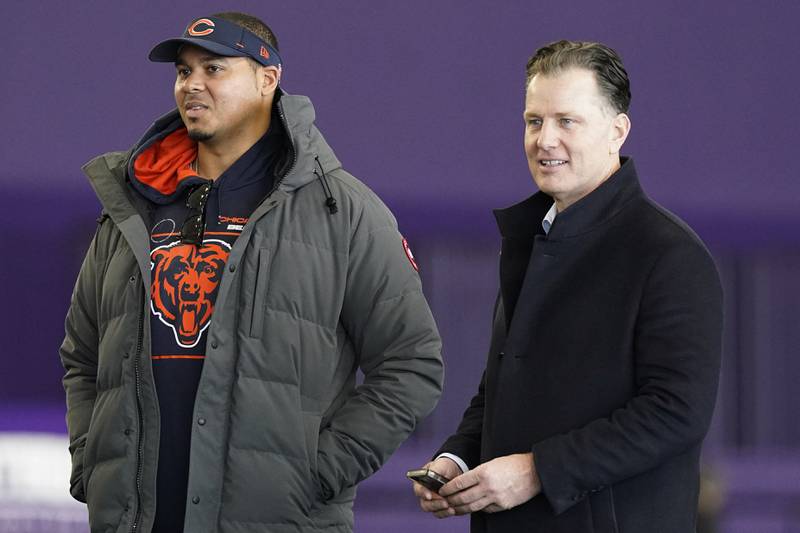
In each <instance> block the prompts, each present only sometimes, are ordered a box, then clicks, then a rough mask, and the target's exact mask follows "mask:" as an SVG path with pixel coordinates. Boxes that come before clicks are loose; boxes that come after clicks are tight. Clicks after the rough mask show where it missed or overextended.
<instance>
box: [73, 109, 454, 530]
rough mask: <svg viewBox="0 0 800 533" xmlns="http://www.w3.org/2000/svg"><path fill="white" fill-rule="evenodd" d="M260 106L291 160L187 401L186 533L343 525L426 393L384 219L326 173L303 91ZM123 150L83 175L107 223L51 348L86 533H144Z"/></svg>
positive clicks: (241, 259) (423, 307)
mask: <svg viewBox="0 0 800 533" xmlns="http://www.w3.org/2000/svg"><path fill="white" fill-rule="evenodd" d="M276 106H278V112H279V115H280V118H281V120H282V121H283V125H284V128H285V130H286V131H287V132H288V133H289V137H290V141H291V143H290V144H291V147H292V150H291V152H290V157H288V159H287V165H286V168H287V170H286V172H285V173H284V174H283V177H282V178H280V179H279V181H278V184H277V187H276V189H275V190H274V191H273V192H272V194H271V195H269V196H268V197H267V198H265V199H264V201H263V202H262V203H261V204H260V205H259V207H258V208H257V209H256V210H255V212H254V213H253V215H252V216H251V218H250V221H249V222H248V223H247V225H246V226H245V228H244V231H243V232H242V234H241V235H240V236H239V238H238V240H237V241H236V242H235V244H234V246H233V249H232V250H231V253H230V256H229V259H228V264H227V266H226V269H225V273H224V275H223V277H222V280H221V282H220V288H219V292H218V296H217V301H216V306H215V312H214V317H213V320H212V323H211V325H210V328H209V332H208V344H207V346H208V348H207V354H206V360H205V365H204V368H203V373H202V377H201V379H200V384H199V389H198V393H197V399H196V402H195V408H194V419H195V421H196V422H197V423H195V425H194V427H193V432H192V444H191V450H190V470H189V487H188V495H187V498H188V504H187V510H186V519H185V531H186V532H187V533H203V532H237V533H246V532H259V533H263V532H276V533H278V532H279V533H284V532H310V531H330V532H346V531H351V530H352V525H353V515H352V500H353V497H354V493H355V488H354V487H355V485H356V484H357V483H358V482H359V481H361V480H363V479H364V478H366V477H367V476H369V475H370V474H372V473H373V472H375V471H376V470H377V469H378V468H379V467H380V466H381V465H382V464H383V463H384V462H385V461H386V460H387V459H388V457H389V456H390V455H391V454H392V453H393V452H394V450H395V449H396V448H397V447H398V446H399V445H400V443H401V442H402V441H403V440H404V439H405V438H406V437H408V435H409V434H410V433H411V431H413V429H414V427H415V426H416V424H417V423H418V422H419V420H420V419H421V418H422V417H424V416H425V415H427V414H428V413H429V412H430V411H431V410H432V409H433V407H434V405H435V404H436V401H437V399H438V397H439V395H440V392H441V384H442V374H443V368H442V361H441V356H440V351H441V344H440V339H439V335H438V332H437V330H436V325H435V323H434V320H433V317H432V316H431V313H430V310H429V308H428V305H427V303H426V301H425V298H424V296H423V294H422V287H421V285H420V279H419V276H418V274H417V272H416V268H415V265H413V261H412V260H411V257H410V253H407V251H406V249H405V242H404V240H403V238H402V236H401V235H400V234H399V233H398V230H397V225H396V222H395V220H394V218H393V217H392V215H391V213H390V212H389V211H388V209H387V208H386V207H385V206H384V205H383V204H382V203H381V201H380V200H379V199H378V198H377V197H376V196H375V194H374V193H372V191H370V190H369V189H368V188H367V187H366V186H365V185H364V184H362V183H361V182H359V181H358V180H357V179H355V178H354V177H352V176H351V175H350V174H348V173H347V172H345V171H344V170H343V169H342V168H341V165H340V163H339V162H338V160H337V159H336V157H335V156H334V154H333V152H332V151H331V149H330V148H329V147H328V145H327V144H326V143H325V141H324V139H323V138H322V136H321V135H320V133H319V131H318V130H317V129H316V127H315V126H314V125H313V121H314V110H313V107H312V106H311V103H310V102H309V101H308V99H307V98H305V97H302V96H291V95H286V94H284V95H282V97H281V98H280V100H279V101H278V102H277V103H276ZM174 120H175V114H170V115H167V116H165V117H164V118H163V119H161V121H159V122H157V123H156V124H155V125H154V127H159V124H165V123H168V122H170V121H174ZM130 156H131V152H126V153H110V154H106V155H103V156H100V157H98V158H96V159H94V160H93V161H91V162H89V163H88V164H87V165H86V166H85V167H84V170H85V172H86V174H87V175H88V176H89V178H90V181H91V183H92V186H93V187H94V189H95V191H96V193H97V195H98V197H99V198H100V201H101V202H102V204H103V207H104V212H105V213H106V214H107V215H108V216H107V217H104V218H105V220H104V221H103V222H101V224H100V225H99V226H98V230H97V233H96V235H95V237H94V240H93V241H92V244H91V247H90V249H89V251H88V253H87V254H86V258H85V260H84V263H83V266H82V268H81V271H80V274H79V276H78V280H77V283H76V285H75V290H74V293H73V296H72V301H71V305H70V309H69V313H68V316H67V319H66V338H65V339H64V342H63V344H62V346H61V350H60V353H61V360H62V363H63V365H64V367H65V369H66V374H65V376H64V388H65V390H66V393H67V404H68V415H67V422H68V426H69V433H70V442H71V444H70V451H71V453H72V463H73V475H72V480H71V485H72V486H71V492H72V494H73V496H74V497H75V498H77V499H79V500H81V501H86V502H87V504H88V507H89V519H90V524H91V530H92V531H93V532H100V531H102V532H106V531H114V532H121V531H150V529H151V527H152V522H153V516H154V512H155V487H156V480H155V475H156V465H157V461H158V457H157V455H158V442H159V409H158V400H157V397H156V391H155V387H154V383H153V375H152V369H151V366H150V337H149V335H150V332H149V320H147V319H146V317H147V316H148V315H147V306H148V304H149V300H150V288H149V281H150V259H149V252H150V250H149V245H148V232H147V229H146V223H145V221H144V219H143V215H142V212H143V211H142V209H141V208H137V207H136V201H135V197H134V195H133V194H132V193H131V192H130V189H129V187H128V184H127V179H128V178H127V171H126V168H127V163H128V159H129V158H130ZM323 173H324V176H325V177H324V179H322V180H320V176H322V175H323ZM323 182H326V183H327V184H329V188H330V195H332V197H333V198H334V199H335V201H336V204H337V207H338V211H337V212H336V213H331V212H330V210H329V209H328V208H327V207H326V205H325V201H326V196H327V193H326V189H327V188H326V187H323V186H322V185H323V184H324V183H323ZM145 216H146V215H145ZM356 368H360V369H361V370H362V372H363V374H364V380H363V383H362V384H361V385H358V386H357V385H356V378H355V370H356Z"/></svg>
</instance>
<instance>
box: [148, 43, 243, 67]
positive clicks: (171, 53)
mask: <svg viewBox="0 0 800 533" xmlns="http://www.w3.org/2000/svg"><path fill="white" fill-rule="evenodd" d="M185 44H191V45H194V46H198V47H200V48H203V49H205V50H208V51H209V52H211V53H213V54H215V55H218V56H222V57H247V54H246V53H244V52H241V51H239V50H235V49H233V48H230V47H229V46H225V45H224V44H219V43H216V42H214V41H207V40H205V39H192V38H191V37H180V38H177V39H167V40H166V41H163V42H160V43H158V44H157V45H155V46H154V47H153V49H152V50H150V55H149V56H148V58H149V59H150V61H154V62H156V63H174V62H175V61H176V60H177V59H178V50H180V48H181V46H183V45H185Z"/></svg>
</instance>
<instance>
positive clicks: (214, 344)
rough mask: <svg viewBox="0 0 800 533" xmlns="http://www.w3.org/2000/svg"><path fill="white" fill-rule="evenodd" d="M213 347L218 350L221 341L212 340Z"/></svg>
mask: <svg viewBox="0 0 800 533" xmlns="http://www.w3.org/2000/svg"><path fill="white" fill-rule="evenodd" d="M211 347H212V348H214V349H215V350H216V349H217V348H219V343H218V342H217V341H211Z"/></svg>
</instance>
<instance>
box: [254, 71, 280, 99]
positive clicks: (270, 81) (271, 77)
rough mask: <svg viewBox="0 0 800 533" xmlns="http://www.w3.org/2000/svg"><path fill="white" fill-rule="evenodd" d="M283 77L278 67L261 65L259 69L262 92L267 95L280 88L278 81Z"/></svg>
mask: <svg viewBox="0 0 800 533" xmlns="http://www.w3.org/2000/svg"><path fill="white" fill-rule="evenodd" d="M280 79H281V74H280V71H279V70H278V67H272V66H270V67H261V68H260V69H259V82H260V87H261V94H262V95H264V96H266V95H267V94H272V93H274V92H275V89H277V88H278V82H279V81H280Z"/></svg>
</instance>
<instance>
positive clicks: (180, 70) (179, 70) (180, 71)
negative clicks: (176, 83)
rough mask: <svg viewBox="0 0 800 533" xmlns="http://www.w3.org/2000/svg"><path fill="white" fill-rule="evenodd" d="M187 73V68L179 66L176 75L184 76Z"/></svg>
mask: <svg viewBox="0 0 800 533" xmlns="http://www.w3.org/2000/svg"><path fill="white" fill-rule="evenodd" d="M188 75H189V69H188V68H179V69H178V76H179V77H181V78H185V77H186V76H188Z"/></svg>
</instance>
